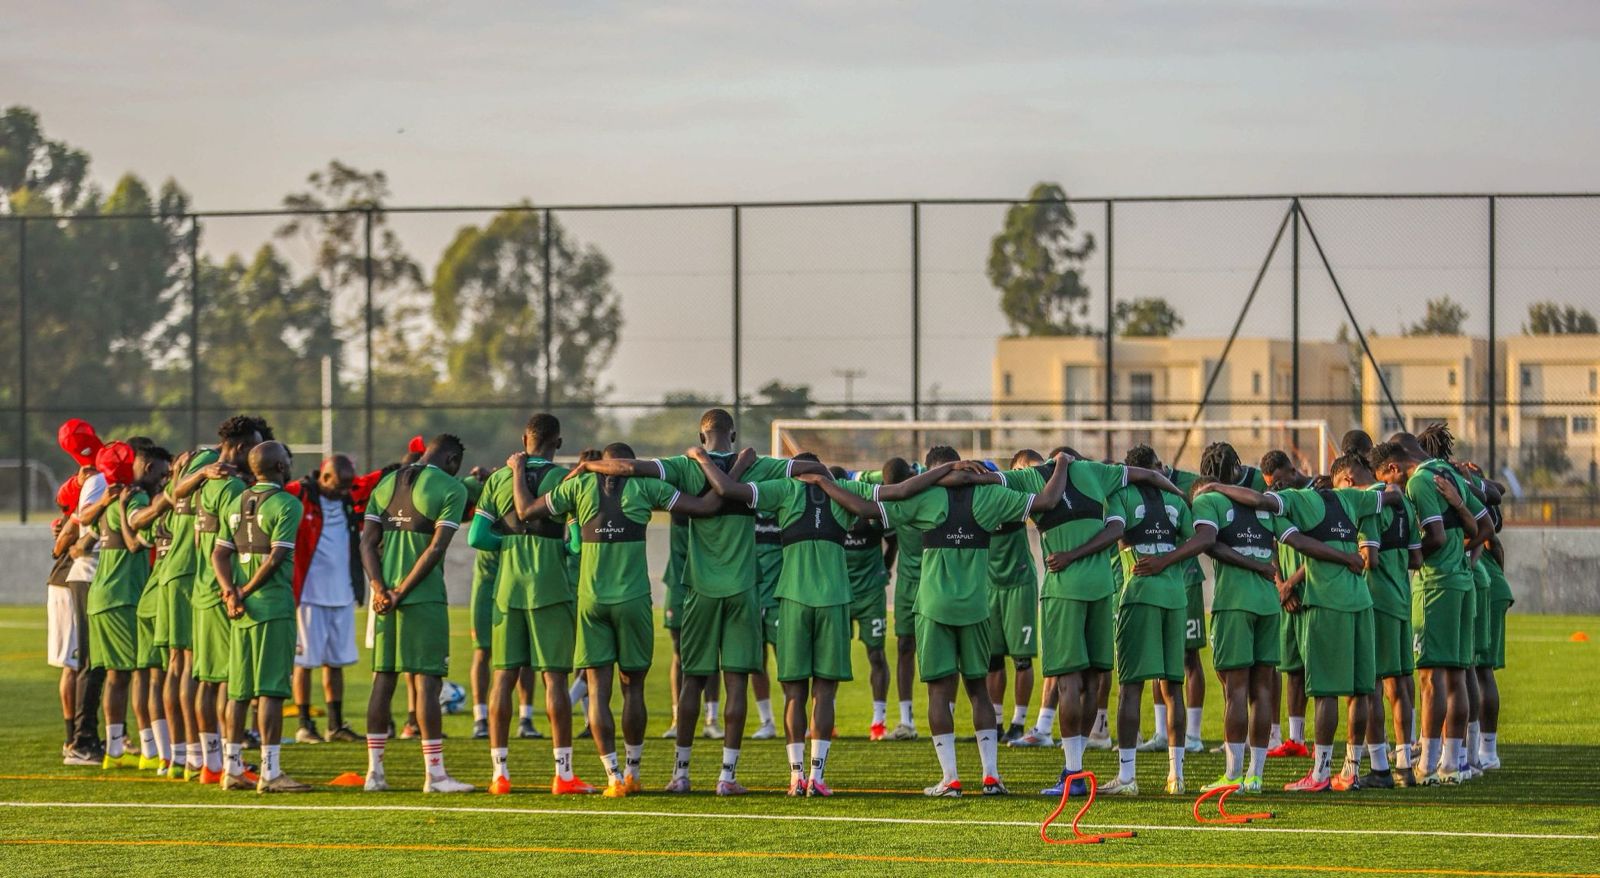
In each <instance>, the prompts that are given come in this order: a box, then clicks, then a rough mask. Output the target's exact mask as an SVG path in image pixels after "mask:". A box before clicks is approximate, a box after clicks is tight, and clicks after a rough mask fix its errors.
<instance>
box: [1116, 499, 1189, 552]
mask: <svg viewBox="0 0 1600 878" xmlns="http://www.w3.org/2000/svg"><path fill="white" fill-rule="evenodd" d="M1136 490H1138V492H1139V502H1140V503H1143V504H1144V520H1143V521H1140V522H1139V523H1138V524H1132V523H1130V524H1128V526H1127V529H1126V530H1124V531H1123V532H1122V544H1123V545H1126V546H1146V545H1169V546H1175V545H1177V543H1178V523H1177V522H1175V521H1173V520H1172V516H1171V515H1168V514H1167V500H1166V497H1165V496H1163V495H1162V493H1161V489H1160V488H1152V487H1151V486H1149V485H1138V486H1136Z"/></svg>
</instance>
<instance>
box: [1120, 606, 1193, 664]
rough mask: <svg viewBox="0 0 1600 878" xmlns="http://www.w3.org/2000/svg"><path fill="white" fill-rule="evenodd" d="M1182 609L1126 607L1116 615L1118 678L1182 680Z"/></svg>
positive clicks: (1183, 611)
mask: <svg viewBox="0 0 1600 878" xmlns="http://www.w3.org/2000/svg"><path fill="white" fill-rule="evenodd" d="M1186 612H1187V611H1186V610H1184V609H1183V608H1177V609H1170V610H1169V609H1165V608H1163V607H1155V606H1151V605H1150V604H1123V605H1122V609H1121V610H1120V611H1118V613H1117V635H1116V636H1117V679H1118V680H1119V681H1121V682H1123V683H1138V682H1142V681H1144V680H1173V681H1177V682H1182V681H1183V653H1184V648H1183V644H1184V639H1183V629H1184V624H1185V613H1186Z"/></svg>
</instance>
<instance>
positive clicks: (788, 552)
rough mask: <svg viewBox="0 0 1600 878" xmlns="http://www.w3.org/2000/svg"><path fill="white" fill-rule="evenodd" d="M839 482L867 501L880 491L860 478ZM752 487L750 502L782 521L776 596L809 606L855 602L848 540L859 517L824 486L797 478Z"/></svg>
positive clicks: (779, 524)
mask: <svg viewBox="0 0 1600 878" xmlns="http://www.w3.org/2000/svg"><path fill="white" fill-rule="evenodd" d="M839 484H840V487H843V488H844V489H845V490H847V491H851V492H852V493H855V494H858V495H860V496H862V497H865V498H868V499H871V498H872V497H873V496H874V494H875V492H876V490H877V489H875V488H873V487H872V486H870V485H863V484H861V483H860V482H840V483H839ZM750 490H751V491H752V492H753V493H754V494H755V497H754V498H753V502H752V503H751V506H753V507H754V508H755V509H756V510H757V511H758V512H764V513H767V514H769V515H771V516H773V517H774V518H776V519H777V520H778V527H779V529H780V535H781V538H782V540H783V569H782V570H781V572H779V574H778V589H777V591H776V592H774V595H775V596H776V597H778V598H779V599H781V600H787V601H794V602H795V603H799V604H804V605H806V606H808V607H832V606H837V605H839V604H848V603H850V596H851V595H850V573H849V570H848V569H847V568H846V566H845V551H844V540H845V532H846V531H848V530H849V529H850V527H851V526H852V525H854V524H855V521H856V517H855V516H854V515H851V514H850V513H849V512H846V511H845V509H844V507H843V506H840V505H839V504H838V503H835V502H834V501H832V500H830V499H828V495H827V494H825V493H823V491H822V489H821V488H820V487H817V486H815V485H808V484H806V483H805V482H801V481H796V480H794V479H775V480H771V481H765V482H756V483H754V484H752V485H751V486H750Z"/></svg>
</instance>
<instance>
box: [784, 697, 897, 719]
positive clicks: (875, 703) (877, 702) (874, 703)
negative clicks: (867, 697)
mask: <svg viewBox="0 0 1600 878" xmlns="http://www.w3.org/2000/svg"><path fill="white" fill-rule="evenodd" d="M878 703H881V702H874V704H878ZM756 713H757V714H759V715H760V716H761V724H762V725H769V724H771V722H772V699H770V698H767V699H764V700H761V701H757V702H756Z"/></svg>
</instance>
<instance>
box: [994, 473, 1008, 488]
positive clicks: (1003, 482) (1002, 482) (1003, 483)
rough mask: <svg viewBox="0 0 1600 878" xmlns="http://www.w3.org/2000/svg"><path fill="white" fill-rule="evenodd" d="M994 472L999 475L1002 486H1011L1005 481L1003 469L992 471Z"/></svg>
mask: <svg viewBox="0 0 1600 878" xmlns="http://www.w3.org/2000/svg"><path fill="white" fill-rule="evenodd" d="M994 474H995V475H997V476H999V477H1000V484H1001V485H1003V486H1005V487H1007V488H1009V487H1011V483H1010V482H1008V481H1006V471H1005V470H1001V469H997V470H995V471H994Z"/></svg>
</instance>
